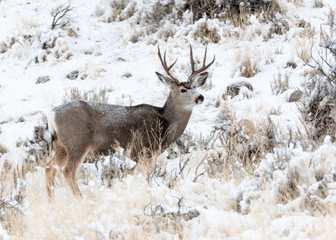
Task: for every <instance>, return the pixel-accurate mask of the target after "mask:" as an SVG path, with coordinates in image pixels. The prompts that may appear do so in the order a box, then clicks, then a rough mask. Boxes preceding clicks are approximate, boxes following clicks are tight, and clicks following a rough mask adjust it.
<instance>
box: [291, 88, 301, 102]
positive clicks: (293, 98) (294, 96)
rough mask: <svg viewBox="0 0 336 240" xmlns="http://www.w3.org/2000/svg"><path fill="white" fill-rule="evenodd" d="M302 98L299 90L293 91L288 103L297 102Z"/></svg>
mask: <svg viewBox="0 0 336 240" xmlns="http://www.w3.org/2000/svg"><path fill="white" fill-rule="evenodd" d="M301 97H302V92H301V91H300V90H295V91H294V92H292V93H291V94H290V95H289V98H288V102H298V101H300V99H301Z"/></svg>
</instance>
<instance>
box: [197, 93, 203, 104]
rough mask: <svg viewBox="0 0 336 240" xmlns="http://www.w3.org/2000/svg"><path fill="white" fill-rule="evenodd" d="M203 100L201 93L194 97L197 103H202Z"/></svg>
mask: <svg viewBox="0 0 336 240" xmlns="http://www.w3.org/2000/svg"><path fill="white" fill-rule="evenodd" d="M203 101H204V96H203V95H199V96H198V97H197V98H196V103H197V104H201V103H203Z"/></svg>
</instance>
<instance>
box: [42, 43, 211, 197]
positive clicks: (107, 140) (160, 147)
mask: <svg viewBox="0 0 336 240" xmlns="http://www.w3.org/2000/svg"><path fill="white" fill-rule="evenodd" d="M157 54H158V57H159V59H160V62H161V64H162V67H163V69H164V71H165V72H166V74H167V75H166V76H164V75H162V74H160V73H158V72H155V73H156V75H157V77H158V78H159V80H160V81H161V82H162V83H164V84H165V85H166V86H168V87H169V89H170V92H169V96H168V98H167V100H166V102H165V104H164V106H163V107H157V106H152V105H148V104H140V105H136V106H120V105H112V104H108V103H99V102H94V101H86V100H72V101H69V102H67V103H64V104H62V105H60V106H58V107H55V108H53V109H52V110H51V112H50V114H49V116H48V129H49V131H50V133H51V136H52V143H53V149H54V152H55V153H54V156H53V157H52V159H51V160H50V161H49V162H48V163H47V164H46V165H45V176H46V186H47V193H48V196H49V197H50V198H53V196H54V179H55V176H56V173H57V170H58V169H61V170H62V173H63V175H64V177H65V179H66V182H67V184H68V185H69V186H70V188H71V190H72V192H73V194H74V195H75V196H78V197H81V196H82V195H81V192H80V190H79V187H78V185H77V182H76V172H77V169H78V167H79V166H80V165H81V164H82V162H83V161H84V159H85V157H86V156H87V155H88V154H89V153H91V154H107V153H111V152H112V153H113V152H115V149H116V146H119V147H121V148H123V149H130V151H129V152H130V158H131V159H134V160H135V162H137V160H138V158H139V155H140V154H141V153H143V152H144V151H145V152H146V149H147V152H157V153H158V154H160V153H162V152H163V151H164V150H165V149H166V148H167V147H168V146H169V145H170V144H171V143H172V142H174V141H175V140H176V139H177V138H178V137H180V136H181V135H182V133H183V132H184V130H185V128H186V126H187V124H188V122H189V119H190V116H191V114H192V111H193V107H194V106H196V105H198V104H202V103H203V101H204V96H203V95H202V94H201V93H200V92H199V91H198V90H197V88H198V87H201V86H203V85H204V83H205V82H206V79H207V78H208V75H209V74H208V72H204V71H205V70H206V69H208V68H209V67H210V66H211V65H212V64H213V63H214V62H215V55H214V57H213V60H212V61H211V62H210V63H208V64H206V57H207V48H205V53H204V58H203V65H202V66H201V67H200V68H199V69H195V60H194V57H193V50H192V47H191V45H190V65H191V74H190V75H189V77H188V78H187V81H184V82H181V81H179V80H178V79H177V78H176V77H174V76H173V74H172V73H171V69H172V67H173V66H174V65H175V64H176V62H177V60H178V59H176V60H175V61H174V62H173V63H171V64H170V65H168V64H167V60H166V51H165V52H164V56H163V58H162V55H161V52H160V47H159V46H158V53H157ZM135 136H136V137H135ZM144 149H145V150H144Z"/></svg>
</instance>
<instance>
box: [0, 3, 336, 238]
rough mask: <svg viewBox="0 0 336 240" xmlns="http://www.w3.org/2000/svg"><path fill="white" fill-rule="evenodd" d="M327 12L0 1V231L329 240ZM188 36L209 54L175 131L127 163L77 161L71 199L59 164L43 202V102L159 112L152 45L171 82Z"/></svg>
mask: <svg viewBox="0 0 336 240" xmlns="http://www.w3.org/2000/svg"><path fill="white" fill-rule="evenodd" d="M335 6H336V5H335V3H334V0H273V1H262V0H259V1H258V0H251V1H243V0H241V1H240V0H237V1H224V0H218V1H187V0H178V1H171V0H160V1H154V0H134V1H132V0H100V1H89V0H82V1H79V0H72V1H69V2H60V1H42V0H33V1H23V0H0V239H12V238H13V239H334V237H335V235H336V231H335V227H336V161H335V158H336V144H335V140H336V135H335V130H336V121H335V117H334V116H335V107H334V106H335V101H336V86H335V83H336V82H335V81H336V77H335V76H336V70H335V69H336V67H335V66H336V51H335V49H336V35H335V32H336V18H335V14H336V9H335ZM190 45H191V46H192V48H193V51H194V57H195V59H196V60H197V64H201V62H202V60H203V54H204V50H205V47H207V51H208V62H210V61H211V59H212V58H213V56H214V55H215V58H216V61H215V63H214V64H213V65H212V66H211V67H210V68H209V70H208V71H209V78H208V80H207V82H206V84H205V86H203V87H202V88H200V92H201V93H202V94H203V95H204V97H205V100H204V102H203V104H202V105H198V106H195V107H194V110H193V113H192V116H191V119H190V121H189V124H188V126H187V129H186V131H185V132H184V134H183V135H182V136H181V137H180V139H178V140H177V141H176V143H174V144H172V145H171V146H170V148H168V149H167V150H166V151H165V152H164V153H163V154H161V155H160V156H158V158H157V159H155V160H156V161H151V160H149V159H148V161H143V162H140V163H138V164H137V165H136V167H135V169H133V170H132V171H128V170H127V168H128V165H130V164H134V162H133V161H131V160H128V159H127V158H125V156H121V157H120V156H101V157H97V159H95V160H96V161H92V159H91V160H90V161H87V162H85V163H84V164H83V165H82V166H81V168H80V169H79V172H78V180H77V182H78V184H79V188H80V189H81V192H82V194H83V198H82V199H78V198H75V197H74V196H73V194H72V192H71V190H70V188H69V187H68V185H67V184H66V181H65V179H64V177H63V176H62V174H61V173H59V174H58V175H57V176H56V187H55V199H54V200H50V199H48V197H47V191H46V187H45V174H44V165H45V163H46V162H47V161H48V160H49V159H50V158H51V157H52V155H53V151H52V149H51V144H50V141H51V135H50V133H49V132H48V131H47V126H46V115H47V114H48V113H49V112H50V110H51V109H52V108H53V107H56V106H58V105H60V104H62V103H64V102H67V101H70V100H72V99H85V100H94V101H99V102H107V103H111V104H118V105H124V106H129V105H132V106H134V105H137V104H140V103H147V104H151V105H155V106H163V105H164V103H165V101H166V99H167V96H168V94H169V89H167V87H166V86H164V85H163V84H162V83H161V82H160V81H159V79H158V78H157V76H156V74H155V72H160V73H162V74H165V72H164V70H163V68H162V66H161V63H160V60H159V58H158V56H157V51H158V46H160V48H161V51H166V52H167V59H168V61H169V62H173V61H175V59H176V58H178V60H177V63H176V66H174V68H173V73H174V75H175V76H176V77H177V78H178V79H179V80H180V81H186V80H187V78H188V76H189V74H190V72H191V69H190V59H189V46H190ZM121 155H122V154H121ZM125 159H126V160H125ZM124 161H126V162H124Z"/></svg>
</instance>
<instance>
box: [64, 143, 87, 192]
mask: <svg viewBox="0 0 336 240" xmlns="http://www.w3.org/2000/svg"><path fill="white" fill-rule="evenodd" d="M80 149H81V148H76V150H75V149H72V151H71V152H70V153H69V154H68V162H67V164H66V166H65V168H64V169H63V175H64V177H65V179H66V180H67V182H68V184H69V186H70V188H71V190H72V192H73V194H74V195H75V196H78V197H81V196H82V195H81V192H80V190H79V187H78V185H77V182H76V173H77V169H78V167H79V166H80V164H81V163H82V162H83V160H84V158H85V156H86V155H87V153H88V152H89V149H85V148H84V150H80Z"/></svg>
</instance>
